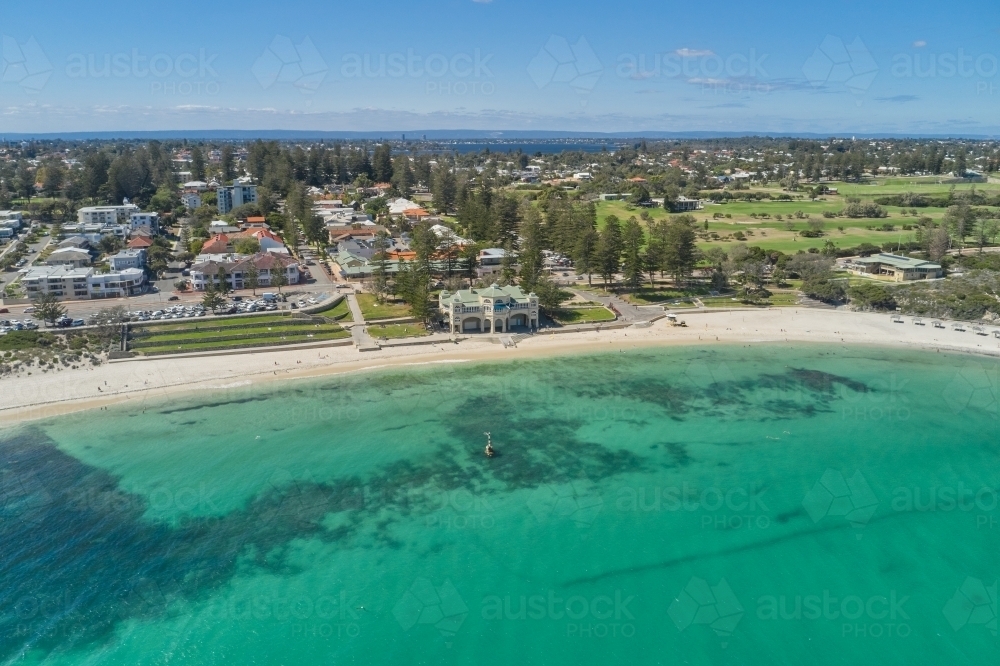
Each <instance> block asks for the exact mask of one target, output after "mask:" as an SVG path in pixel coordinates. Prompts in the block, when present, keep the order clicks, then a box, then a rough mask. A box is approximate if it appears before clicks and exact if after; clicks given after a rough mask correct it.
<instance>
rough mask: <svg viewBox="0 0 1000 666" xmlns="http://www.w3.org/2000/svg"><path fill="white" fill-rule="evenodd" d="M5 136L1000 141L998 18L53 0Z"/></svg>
mask: <svg viewBox="0 0 1000 666" xmlns="http://www.w3.org/2000/svg"><path fill="white" fill-rule="evenodd" d="M0 34H2V35H3V53H2V59H3V67H4V70H3V78H2V82H0V132H58V131H88V130H178V129H305V130H332V131H336V130H342V131H346V130H353V131H374V130H385V131H407V130H410V131H413V130H418V129H464V128H468V129H506V130H509V129H515V130H516V129H541V130H576V131H620V132H624V131H635V132H637V133H640V132H642V131H697V130H707V131H767V132H819V133H824V132H859V133H868V132H876V133H877V132H885V133H890V132H891V133H914V134H953V135H969V134H987V135H993V134H997V135H1000V114H998V111H1000V13H998V12H997V9H996V5H995V2H988V1H985V0H970V1H968V2H965V3H963V4H961V5H960V6H959V5H954V4H950V3H941V2H935V3H930V2H898V1H896V0H891V1H879V2H871V1H868V2H857V1H855V0H834V1H833V2H828V3H825V4H823V5H820V4H816V3H803V2H786V1H784V0H782V1H778V2H768V3H748V2H745V1H740V2H731V1H729V0H719V1H717V2H714V3H691V2H683V3H682V2H673V1H668V2H664V1H662V0H661V1H660V2H647V1H638V2H628V3H607V2H600V3H598V2H588V1H586V0H582V1H581V0H578V1H576V2H567V1H565V0H555V1H552V0H548V1H545V2H528V1H526V0H492V1H491V2H474V1H473V0H437V1H434V0H431V1H425V2H420V3H415V2H400V1H393V2H385V1H383V2H379V1H377V0H375V1H371V2H366V3H337V2H333V3H331V2H328V1H327V2H313V1H305V0H288V1H286V2H282V3H273V2H268V3H265V2H258V1H256V0H249V1H244V2H240V3H205V2H198V3H195V2H188V1H185V0H177V1H174V2H170V3H165V2H160V3H147V4H146V6H143V4H142V3H135V2H134V1H130V2H121V1H119V0H111V1H103V2H94V1H92V0H82V1H80V2H73V3H70V2H45V1H41V2H37V3H5V5H4V6H3V7H2V8H0Z"/></svg>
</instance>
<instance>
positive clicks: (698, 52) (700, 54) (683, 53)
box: [674, 48, 715, 58]
mask: <svg viewBox="0 0 1000 666" xmlns="http://www.w3.org/2000/svg"><path fill="white" fill-rule="evenodd" d="M674 53H676V54H677V55H679V56H680V57H682V58H705V57H707V56H713V55H715V52H714V51H709V50H708V49H688V48H683V49H677V50H676V51H674Z"/></svg>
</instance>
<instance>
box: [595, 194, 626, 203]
mask: <svg viewBox="0 0 1000 666" xmlns="http://www.w3.org/2000/svg"><path fill="white" fill-rule="evenodd" d="M625 196H626V195H624V194H602V195H601V201H620V200H622V199H624V198H625Z"/></svg>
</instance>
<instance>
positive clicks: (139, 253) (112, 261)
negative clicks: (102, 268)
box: [108, 249, 146, 271]
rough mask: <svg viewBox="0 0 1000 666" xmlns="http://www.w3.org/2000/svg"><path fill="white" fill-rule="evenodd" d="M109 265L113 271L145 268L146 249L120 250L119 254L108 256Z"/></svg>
mask: <svg viewBox="0 0 1000 666" xmlns="http://www.w3.org/2000/svg"><path fill="white" fill-rule="evenodd" d="M108 265H109V266H110V267H111V270H113V271H120V270H123V269H126V268H143V267H145V265H146V250H144V249H134V250H130V249H124V250H120V251H119V252H118V254H114V255H112V256H110V257H108Z"/></svg>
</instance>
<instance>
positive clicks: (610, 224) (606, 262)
mask: <svg viewBox="0 0 1000 666" xmlns="http://www.w3.org/2000/svg"><path fill="white" fill-rule="evenodd" d="M621 257H622V230H621V222H619V221H618V218H617V217H616V216H614V215H608V217H607V219H606V220H605V221H604V229H602V230H601V232H600V238H599V240H598V242H597V263H598V270H599V272H600V274H601V278H603V279H604V288H605V289H607V288H608V287H609V286H610V284H611V282H612V281H613V280H614V277H615V273H617V272H618V271H619V269H620V268H621Z"/></svg>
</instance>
